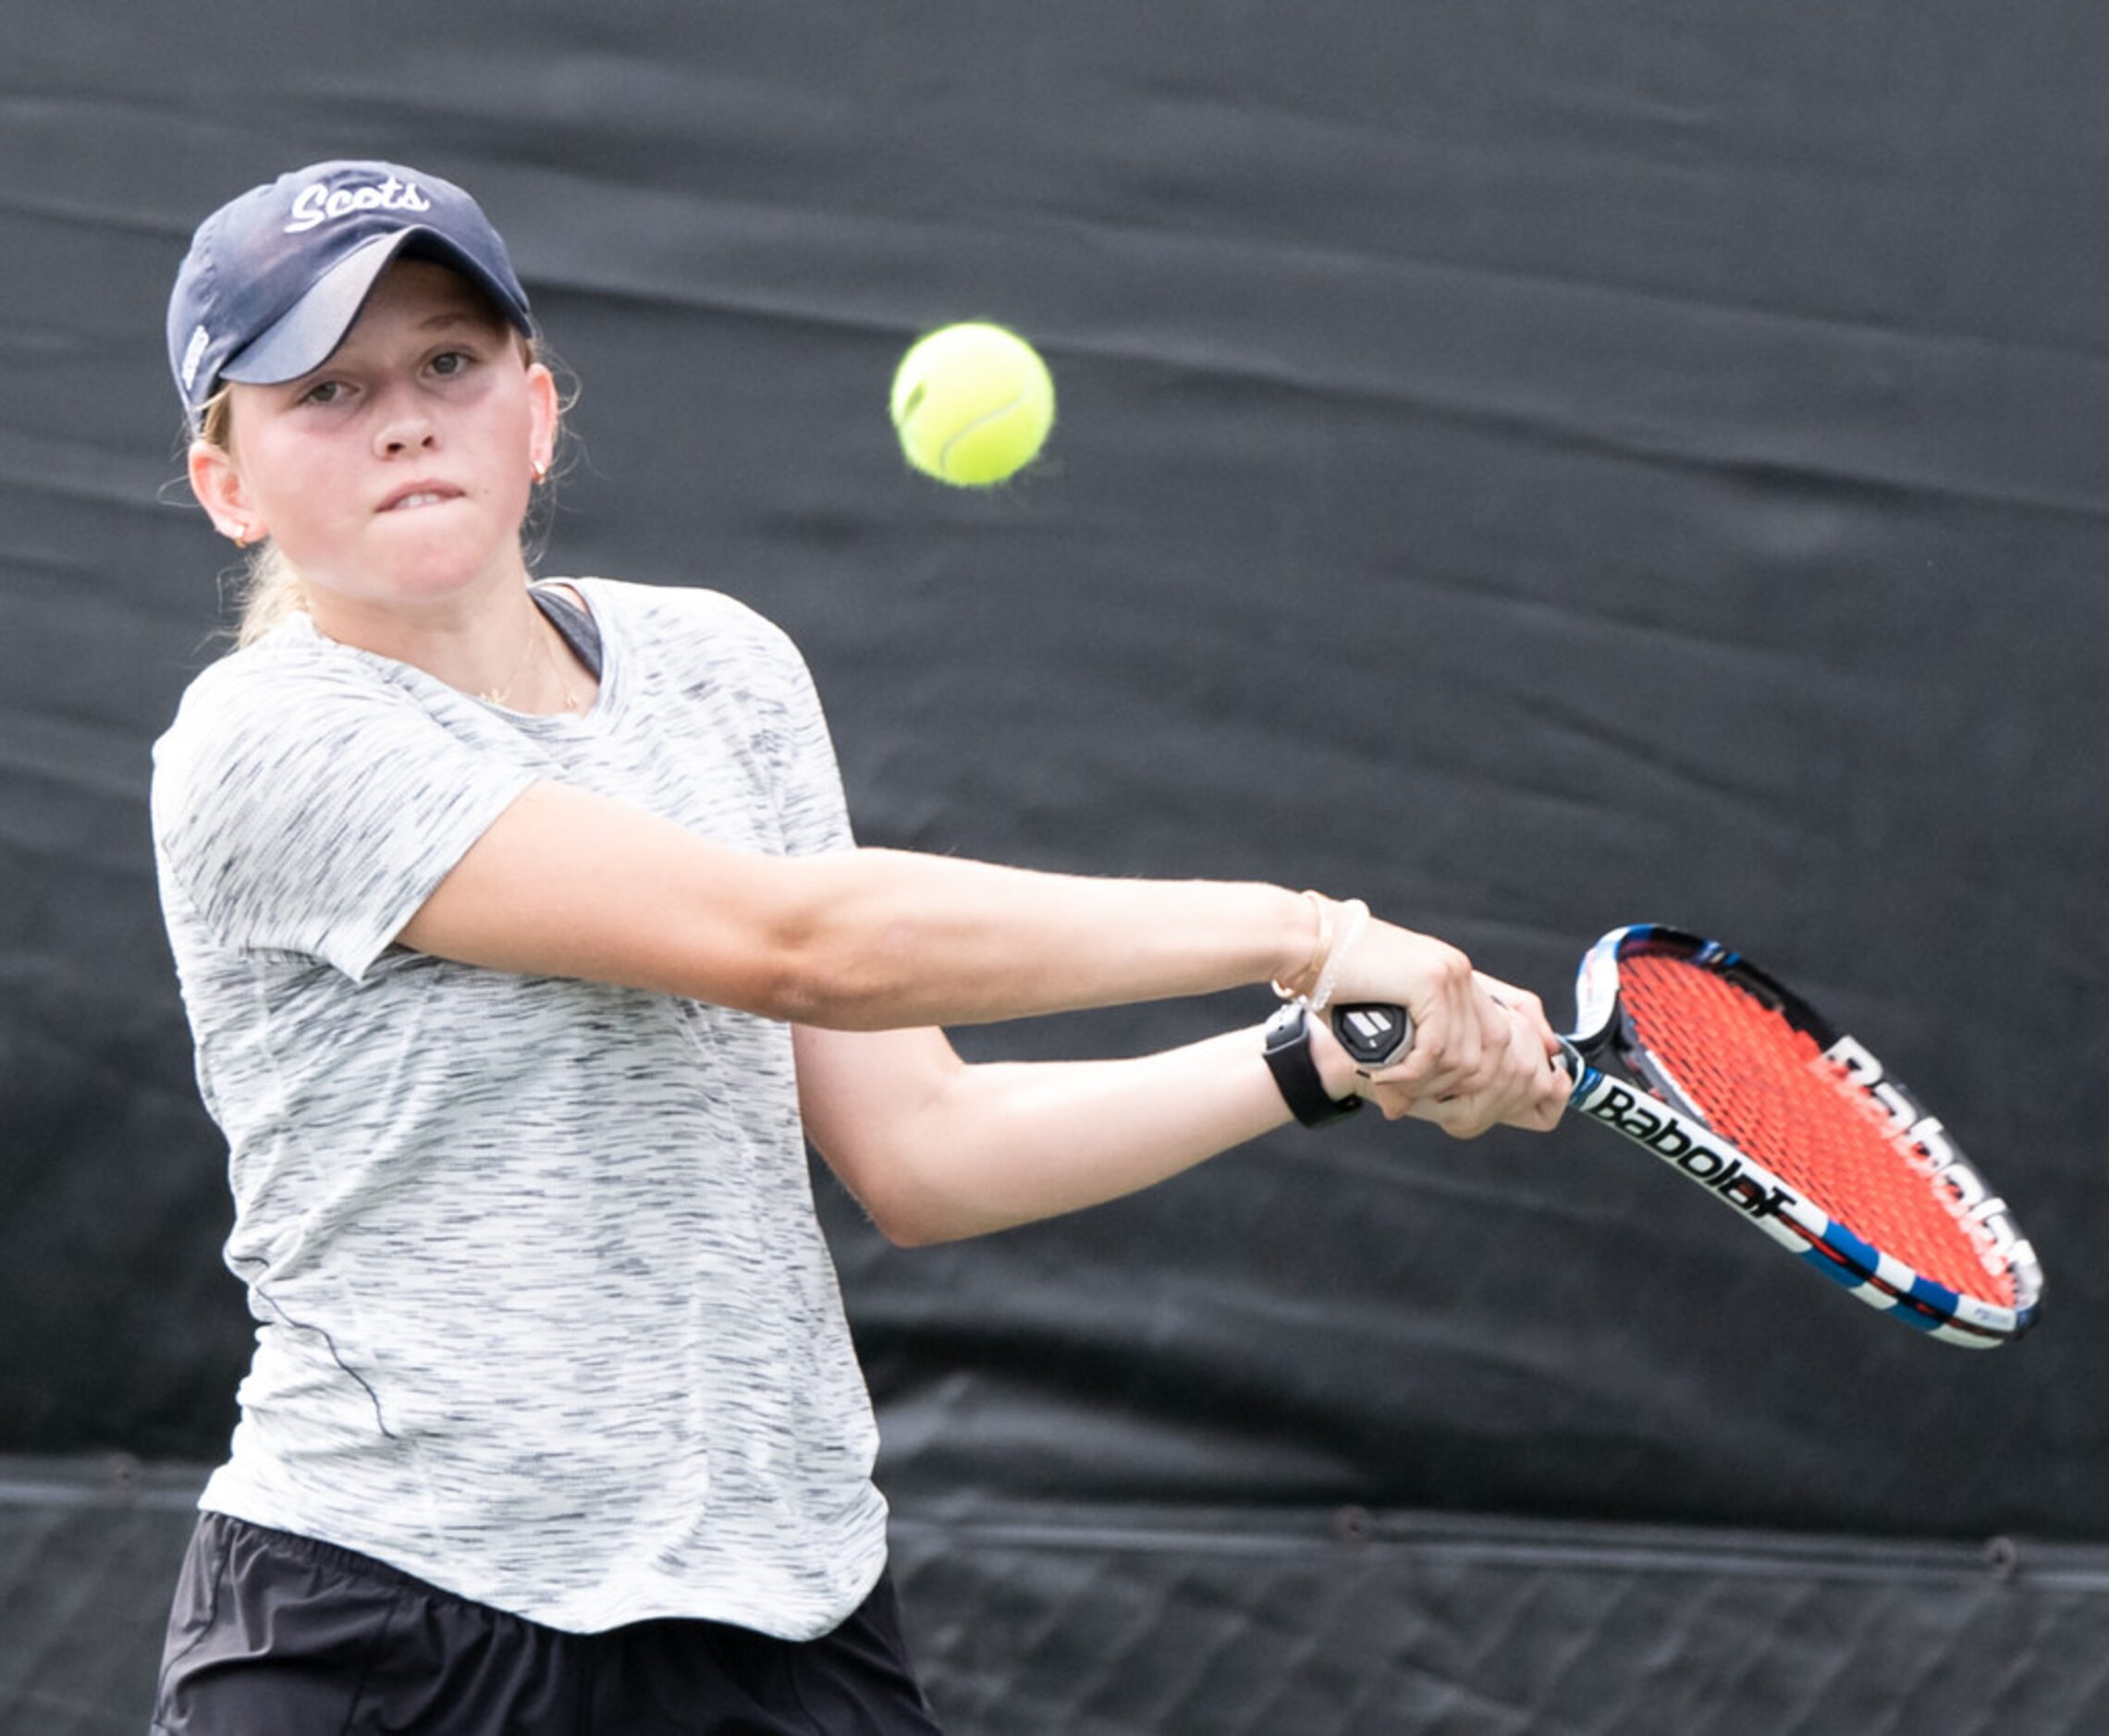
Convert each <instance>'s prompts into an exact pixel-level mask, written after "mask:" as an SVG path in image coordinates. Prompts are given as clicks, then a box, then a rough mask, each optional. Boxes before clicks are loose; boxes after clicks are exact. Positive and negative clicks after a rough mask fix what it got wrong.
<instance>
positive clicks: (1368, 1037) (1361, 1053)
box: [1331, 1001, 1588, 1091]
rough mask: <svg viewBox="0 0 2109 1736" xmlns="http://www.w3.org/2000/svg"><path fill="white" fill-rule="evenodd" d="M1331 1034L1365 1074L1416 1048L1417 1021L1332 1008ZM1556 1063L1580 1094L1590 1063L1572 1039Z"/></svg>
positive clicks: (1387, 1012) (1370, 1005) (1379, 1011)
mask: <svg viewBox="0 0 2109 1736" xmlns="http://www.w3.org/2000/svg"><path fill="white" fill-rule="evenodd" d="M1331 1018H1332V1033H1333V1035H1334V1036H1336V1037H1338V1038H1339V1039H1340V1046H1341V1047H1342V1048H1343V1049H1345V1050H1346V1051H1347V1052H1348V1054H1349V1056H1350V1057H1353V1059H1354V1061H1355V1065H1356V1066H1357V1067H1359V1068H1361V1069H1362V1070H1363V1071H1364V1072H1367V1073H1374V1072H1376V1071H1378V1070H1379V1069H1381V1068H1386V1067H1389V1066H1391V1065H1392V1062H1394V1061H1396V1060H1398V1059H1399V1058H1400V1057H1402V1056H1403V1055H1404V1054H1405V1052H1406V1051H1407V1050H1408V1049H1410V1048H1412V1047H1413V1046H1414V1021H1413V1020H1412V1018H1411V1017H1410V1016H1408V1014H1407V1012H1406V1009H1404V1007H1388V1006H1384V1005H1382V1004H1380V1003H1379V1002H1374V1001H1363V1002H1360V1003H1358V1004H1356V1005H1354V1006H1348V1007H1335V1008H1334V1009H1332V1014H1331ZM1553 1060H1554V1062H1555V1063H1556V1064H1557V1065H1558V1066H1559V1068H1560V1069H1561V1070H1562V1071H1563V1072H1564V1073H1565V1074H1566V1075H1567V1077H1568V1079H1569V1081H1571V1082H1573V1084H1574V1085H1575V1087H1576V1090H1577V1091H1579V1089H1580V1088H1581V1085H1582V1083H1583V1075H1584V1073H1585V1071H1586V1070H1587V1069H1588V1062H1587V1061H1585V1060H1583V1058H1582V1052H1581V1051H1580V1050H1579V1049H1578V1048H1576V1046H1575V1045H1574V1043H1573V1042H1572V1040H1570V1039H1569V1038H1566V1037H1562V1038H1561V1039H1560V1053H1559V1054H1558V1055H1556V1056H1554V1057H1553Z"/></svg>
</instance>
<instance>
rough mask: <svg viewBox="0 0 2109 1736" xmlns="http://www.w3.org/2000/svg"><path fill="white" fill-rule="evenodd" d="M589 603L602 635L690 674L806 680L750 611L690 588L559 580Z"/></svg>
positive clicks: (782, 641) (764, 620)
mask: <svg viewBox="0 0 2109 1736" xmlns="http://www.w3.org/2000/svg"><path fill="white" fill-rule="evenodd" d="M548 582H550V583H554V584H559V585H569V586H570V588H571V589H573V590H574V591H576V592H577V593H579V594H580V595H581V596H582V597H583V598H584V599H585V601H586V606H587V607H588V608H589V609H591V610H592V611H593V613H594V615H595V617H596V619H597V620H598V621H599V623H600V626H601V629H602V631H603V632H610V631H612V632H614V633H617V634H619V635H620V636H621V637H622V638H624V639H626V640H628V641H630V642H631V643H633V644H635V645H637V646H638V647H639V648H640V650H645V651H648V654H650V655H652V656H653V657H654V659H655V660H658V659H662V658H663V659H664V660H665V661H667V662H668V663H669V664H671V665H673V666H678V667H680V668H682V669H684V670H686V671H688V672H690V673H691V674H703V673H706V672H716V673H717V674H718V675H719V676H720V677H722V676H724V675H726V674H728V673H729V672H730V671H731V670H733V669H740V668H743V669H749V670H752V671H754V672H756V673H759V672H760V671H762V670H766V669H777V670H781V671H784V672H785V673H787V674H789V675H791V677H792V678H793V679H799V680H803V679H804V673H805V661H804V658H803V656H802V655H801V654H800V652H799V649H798V647H797V645H796V644H795V643H794V642H792V640H791V635H790V634H789V633H787V632H786V631H785V630H783V629H782V628H781V627H779V626H778V625H777V623H776V622H775V621H773V620H771V619H770V618H769V617H767V616H766V615H764V614H763V613H762V612H761V611H760V610H758V609H756V608H754V606H753V605H750V604H746V603H742V601H740V599H739V598H737V597H734V596H729V595H727V594H726V593H724V592H722V591H711V590H707V589H705V588H703V587H701V586H694V585H652V584H637V583H634V582H630V581H622V580H616V579H558V580H552V581H548Z"/></svg>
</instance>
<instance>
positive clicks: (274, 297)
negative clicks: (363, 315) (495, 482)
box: [168, 162, 534, 428]
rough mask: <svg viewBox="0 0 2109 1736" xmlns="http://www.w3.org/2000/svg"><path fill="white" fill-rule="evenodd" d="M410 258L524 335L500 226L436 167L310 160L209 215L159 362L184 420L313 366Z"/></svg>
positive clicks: (179, 284)
mask: <svg viewBox="0 0 2109 1736" xmlns="http://www.w3.org/2000/svg"><path fill="white" fill-rule="evenodd" d="M405 253H408V254H412V255H414V256H416V257H417V258H420V259H432V260H436V261H438V262H439V263H441V264H443V265H448V266H450V267H451V268H452V269H454V270H456V271H458V272H460V273H461V274H462V275H463V276H465V277H467V278H468V279H469V280H470V281H471V282H472V283H473V284H475V285H476V286H478V287H480V288H482V289H483V290H484V291H485V292H486V293H487V294H488V295H489V296H490V298H491V300H493V301H494V302H496V303H497V308H498V311H499V312H501V313H503V314H504V315H505V317H506V318H507V319H509V320H510V321H511V322H512V324H514V325H516V326H518V327H519V328H520V329H521V331H522V332H524V333H527V334H529V335H531V336H532V335H533V330H534V324H533V319H532V318H531V317H530V315H529V313H528V311H527V292H526V291H525V290H524V289H522V288H521V287H520V279H519V277H517V276H516V275H514V273H513V269H512V261H511V260H510V259H509V258H508V257H507V255H506V250H505V243H504V242H503V241H502V240H500V239H499V238H498V232H497V230H496V229H494V228H492V227H491V225H490V219H488V218H487V217H485V216H484V214H483V212H482V210H481V209H480V208H479V207H478V206H477V204H476V202H475V201H474V200H473V199H472V198H470V197H469V195H468V194H467V193H465V192H463V191H462V190H461V189H460V188H459V187H456V186H455V185H454V184H453V183H452V182H451V181H443V180H441V179H440V178H439V177H437V176H436V175H423V174H420V173H419V172H418V171H417V170H416V169H409V168H404V167H403V166H402V165H400V164H397V163H357V162H335V163H315V164H311V165H309V166H308V167H306V168H304V169H295V170H293V171H292V173H291V174H289V175H281V176H280V177H278V178H277V179H276V180H275V181H273V182H271V183H270V184H269V185H268V186H265V187H253V188H251V189H250V190H249V191H248V192H246V193H244V194H242V195H241V197H240V198H239V199H234V200H230V201H228V202H227V203H226V204H224V205H222V206H221V207H220V208H219V209H218V210H217V211H215V212H214V213H213V214H212V215H211V216H209V217H207V218H206V219H205V220H204V222H203V223H202V224H200V225H199V226H198V233H197V235H196V237H195V238H193V239H192V240H191V243H190V255H189V257H187V258H186V259H185V260H184V262H183V268H182V269H181V270H180V271H179V272H178V273H177V275H176V288H175V291H174V292H173V293H172V294H171V295H170V297H169V299H168V365H169V366H170V368H171V369H173V370H174V371H175V374H176V389H177V390H178V392H179V393H180V394H181V395H182V397H183V409H184V413H185V415H186V416H187V417H188V418H189V420H190V425H191V426H192V427H193V428H195V427H196V426H197V423H198V417H199V412H200V411H201V410H202V409H203V407H204V405H205V402H206V400H207V399H209V398H210V397H212V396H213V394H214V393H215V392H216V391H218V390H219V389H220V386H221V385H223V384H224V383H225V382H227V381H228V380H235V381H239V382H241V383H242V384H244V385H276V384H278V383H279V382H281V381H284V380H297V379H299V378H300V375H302V374H303V373H308V372H309V371H310V370H312V369H314V368H319V367H320V366H322V364H323V363H324V362H325V361H328V360H329V358H330V356H331V355H332V354H333V353H334V352H335V350H336V348H337V345H339V344H341V343H342V342H343V341H344V336H345V334H346V333H347V332H349V330H350V329H351V324H352V322H353V321H354V320H356V319H357V318H358V317H359V310H360V309H361V308H362V307H364V306H365V305H366V298H367V295H368V294H369V293H370V292H371V291H372V289H373V287H374V283H375V281H376V280H378V278H379V277H380V275H381V274H382V272H384V271H385V270H386V269H387V267H388V265H389V263H390V262H392V261H393V260H395V259H396V258H397V257H398V256H399V255H401V254H405Z"/></svg>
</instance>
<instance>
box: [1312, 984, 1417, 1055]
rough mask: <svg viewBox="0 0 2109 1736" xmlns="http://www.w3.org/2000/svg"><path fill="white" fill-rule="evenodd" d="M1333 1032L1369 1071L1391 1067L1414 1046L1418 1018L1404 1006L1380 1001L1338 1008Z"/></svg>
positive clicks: (1334, 1014)
mask: <svg viewBox="0 0 2109 1736" xmlns="http://www.w3.org/2000/svg"><path fill="white" fill-rule="evenodd" d="M1331 1019H1332V1033H1333V1035H1334V1036H1336V1037H1338V1038H1339V1039H1340V1046H1341V1047H1342V1048H1343V1049H1345V1050H1346V1051H1347V1052H1348V1054H1349V1056H1350V1057H1353V1059H1354V1061H1355V1066H1357V1067H1359V1068H1361V1069H1362V1070H1363V1071H1364V1072H1366V1073H1373V1072H1375V1071H1377V1070H1378V1069H1379V1068H1383V1067H1389V1066H1391V1064H1392V1062H1393V1061H1395V1060H1397V1059H1398V1058H1399V1057H1401V1056H1402V1055H1404V1053H1405V1052H1406V1051H1407V1050H1408V1049H1410V1048H1412V1047H1413V1046H1414V1021H1413V1020H1412V1019H1410V1018H1409V1017H1407V1015H1406V1009H1404V1007H1387V1006H1384V1005H1382V1004H1381V1003H1379V1002H1376V1001H1364V1002H1361V1003H1359V1004H1357V1005H1355V1006H1349V1007H1335V1008H1334V1009H1332V1013H1331Z"/></svg>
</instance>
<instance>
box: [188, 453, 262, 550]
mask: <svg viewBox="0 0 2109 1736" xmlns="http://www.w3.org/2000/svg"><path fill="white" fill-rule="evenodd" d="M189 464H190V492H191V493H192V494H193V495H197V497H198V504H199V505H200V506H201V507H204V509H205V516H206V517H207V518H209V519H210V520H212V521H213V528H214V529H215V531H217V532H219V533H220V534H221V535H222V536H225V537H230V538H232V539H233V540H234V541H236V542H238V543H239V542H240V541H241V540H242V539H243V538H244V537H247V538H248V539H249V541H251V542H254V541H255V540H256V539H257V538H258V537H259V536H261V535H263V534H264V526H262V525H260V524H257V523H256V522H254V520H253V515H252V514H251V509H250V505H249V496H248V494H247V492H246V491H245V490H244V489H243V487H242V485H241V471H239V470H238V469H237V468H236V466H235V461H234V457H233V455H232V454H231V453H229V452H228V451H227V449H226V448H225V447H222V446H214V445H213V444H212V443H211V442H210V441H208V440H193V441H191V442H190V457H189Z"/></svg>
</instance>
